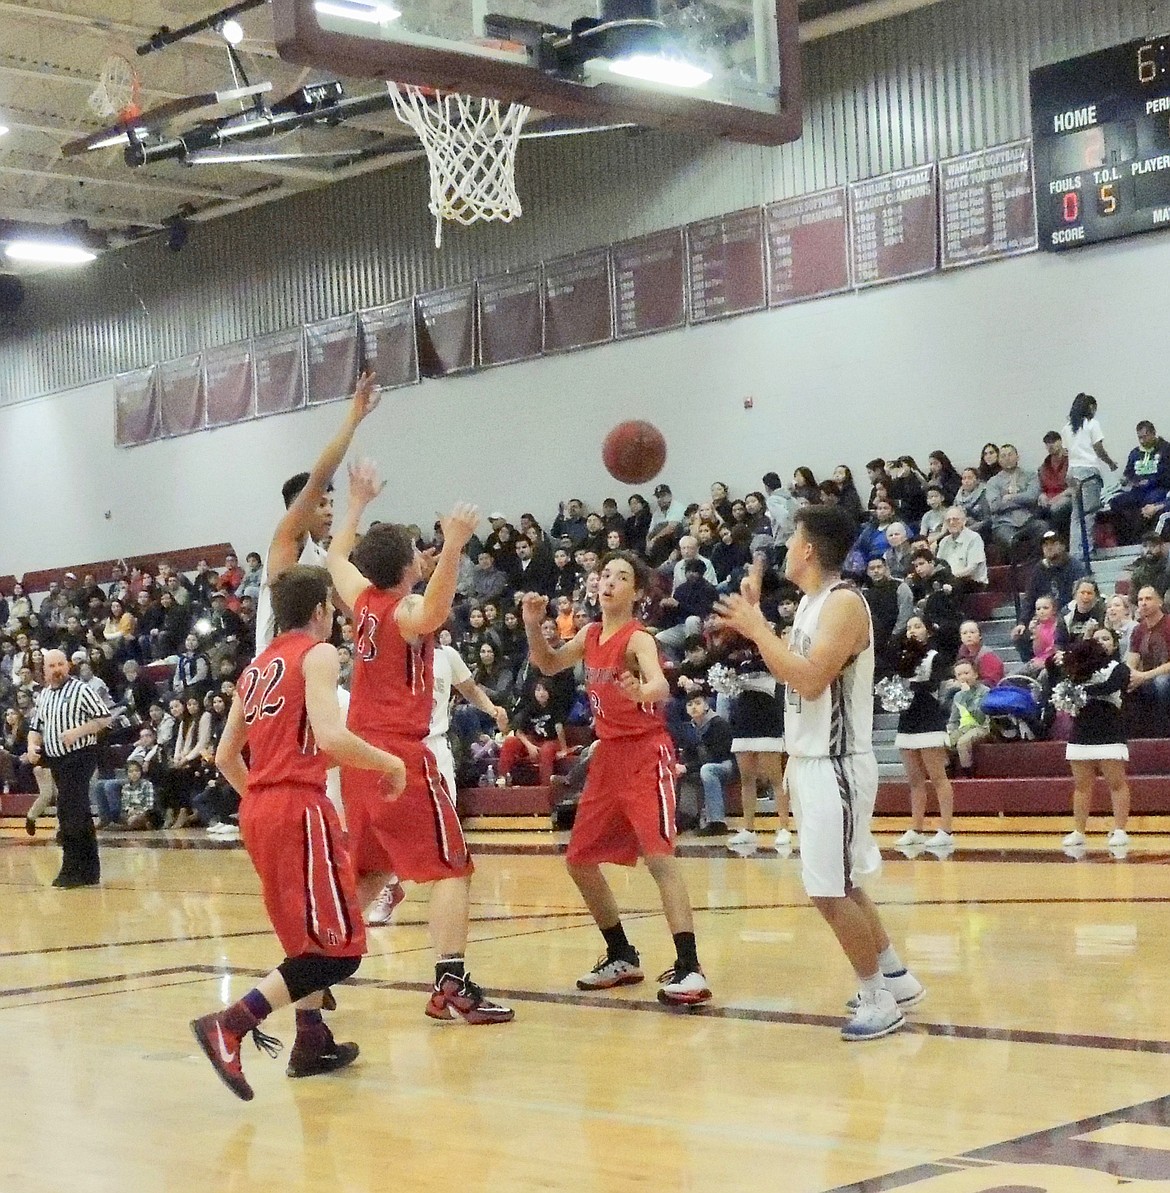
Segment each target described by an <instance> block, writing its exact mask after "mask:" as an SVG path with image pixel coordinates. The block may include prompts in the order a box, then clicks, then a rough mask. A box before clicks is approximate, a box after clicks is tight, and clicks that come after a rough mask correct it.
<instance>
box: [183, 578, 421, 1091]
mask: <svg viewBox="0 0 1170 1193" xmlns="http://www.w3.org/2000/svg"><path fill="white" fill-rule="evenodd" d="M272 604H273V608H274V610H275V613H276V619H277V623H278V625H279V626H280V627H281V628H282V630H284V627H289V628H288V629H287V630H284V632H282V633H281V634H280V635H279V637H277V638H276V639H274V641H273V642H272V644H271V645H270V646H269V647H268V649H267V650H265V651H264V652H263V653H262V654H261V655H260V656H259V657H258V658H257V659H256V660H255V662H253V663H252V665H251V666H250V667H248V668H247V670H245V672H244V674H243V675H242V676H241V677H240V682H239V684H238V686H237V689H236V693H237V698H236V699H235V700H234V701H233V702H232V708H231V712H230V713H229V714H228V720H227V725H226V726H225V728H224V732H223V737H222V738H221V740H220V743H219V748H218V749H217V750H216V752H215V762H216V765H217V766H218V767H219V769H220V771H221V772H222V773H223V776H224V778H226V779H227V781H228V782H229V783H231V785H232V786H233V787H234V788H235V789H236V790H237V791H239V792H241V793H242V794H243V801H242V802H241V805H240V828H241V830H242V832H243V837H244V846H245V848H246V849H247V850H248V855H249V856H250V857H251V859H252V863H253V865H254V866H255V867H256V873H257V874H258V875H259V876H260V885H261V889H262V891H263V894H264V906H265V908H266V910H267V911H268V918H269V919H270V920H271V921H272V926H273V928H274V929H275V930H276V935H277V937H278V938H279V940H280V943H281V945H282V947H283V948H284V951H285V959H284V961H282V962H281V963H280V965H278V966H277V968H276V969H274V970H273V971H272V972H271V973H270V974H269V975H268V976H267V977H266V978H264V979H263V981H261V982H260V984H259V985H258V986H256V988H255V989H253V990H250V991H249V992H248V993H247V994H245V995H244V997H243V998H242V999H240V1001H239V1002H237V1003H234V1004H233V1005H232V1006H230V1007H228V1008H227V1010H225V1011H218V1012H214V1013H212V1014H210V1015H204V1016H203V1017H202V1018H200V1019H195V1020H193V1021H192V1023H191V1030H192V1031H193V1032H194V1033H195V1038H196V1039H197V1040H198V1041H199V1045H200V1047H201V1048H202V1049H203V1051H204V1052H205V1053H206V1055H207V1059H208V1060H210V1061H211V1063H212V1065H213V1066H214V1067H215V1071H216V1072H217V1073H218V1074H219V1076H220V1079H221V1080H222V1081H223V1082H224V1084H225V1085H226V1086H227V1087H228V1088H229V1089H230V1090H231V1091H232V1093H234V1094H235V1095H236V1096H237V1097H239V1098H242V1099H243V1100H244V1101H245V1102H249V1101H251V1100H252V1087H251V1086H250V1085H249V1084H248V1081H247V1079H246V1078H245V1076H244V1070H243V1067H242V1065H241V1063H240V1046H241V1044H242V1043H243V1040H244V1037H245V1036H246V1035H247V1034H248V1033H249V1032H251V1033H252V1035H253V1039H254V1040H255V1042H256V1045H257V1047H261V1048H265V1049H266V1050H267V1051H269V1052H270V1054H271V1055H275V1054H276V1049H277V1048H278V1047H279V1041H277V1040H273V1039H272V1038H271V1037H269V1036H265V1035H264V1034H263V1033H261V1032H260V1031H259V1024H260V1023H261V1022H262V1021H263V1020H264V1019H265V1018H267V1016H268V1015H270V1014H271V1013H272V1012H273V1011H274V1010H277V1009H279V1008H280V1007H285V1006H288V1005H289V1004H290V1003H295V1004H296V1007H297V1037H296V1043H295V1044H294V1045H293V1049H292V1053H291V1055H290V1057H289V1065H288V1075H289V1076H290V1077H308V1076H311V1075H313V1074H317V1073H328V1072H331V1071H332V1070H334V1069H340V1068H342V1067H343V1066H344V1065H348V1064H350V1063H351V1062H352V1061H353V1060H354V1058H355V1057H356V1056H357V1054H358V1047H357V1045H356V1044H338V1043H337V1042H336V1041H335V1040H334V1039H333V1035H332V1033H331V1032H330V1031H329V1028H328V1027H326V1026H325V1023H324V1021H323V1020H322V1018H321V1006H322V1000H323V995H322V992H323V991H325V990H326V989H327V988H328V987H329V986H330V985H331V984H332V983H334V982H341V981H344V980H345V979H346V978H348V977H349V976H350V975H352V974H353V973H354V972H355V971H356V970H357V967H358V965H359V964H360V961H361V957H362V955H363V954H364V953H365V951H366V936H365V928H364V926H363V925H362V917H361V906H360V904H359V903H358V900H357V887H356V881H355V879H354V873H353V866H352V864H351V863H350V859H349V856H348V854H347V853H346V851H345V847H344V845H343V843H342V831H341V822H340V820H339V819H338V816H337V811H336V809H335V808H334V807H333V805H332V803H330V801H329V799H328V798H327V796H326V794H325V770H326V768H327V767H328V766H330V765H333V764H334V763H335V762H340V763H343V764H345V765H347V766H354V767H364V768H367V769H368V771H369V773H370V775H371V776H372V777H373V778H374V781H375V783H376V784H377V785H378V788H379V793H380V798H382V799H384V800H386V799H392V798H395V797H396V796H397V795H398V794H399V793H400V792H401V791H402V790H403V788H404V786H405V781H406V768H405V766H404V765H403V762H402V760H401V759H400V758H396V757H395V756H394V755H393V754H389V753H387V752H386V751H385V750H380V749H376V748H375V747H374V746H371V745H369V744H368V743H367V742H365V741H363V740H362V739H361V738H360V737H357V736H356V735H355V734H353V733H351V732H350V731H349V730H348V729H347V728H346V727H345V723H344V721H343V719H342V715H341V706H340V704H339V703H338V700H337V673H338V658H337V651H336V649H335V648H334V647H332V646H330V645H329V643H328V641H327V639H328V637H329V635H330V633H331V631H332V629H333V604H332V602H331V601H330V599H329V573H328V572H327V571H326V570H325V569H324V568H320V567H305V566H299V565H298V566H294V567H291V568H289V569H287V570H286V571H285V572H284V573H283V574H282V575H281V576H280V578H279V579H277V580H276V581H275V582H274V583H273V585H272ZM245 745H247V746H248V747H249V751H250V760H251V761H250V766H246V765H245V764H244V759H243V749H244V746H245Z"/></svg>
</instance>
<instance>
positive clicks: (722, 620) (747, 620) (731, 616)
mask: <svg viewBox="0 0 1170 1193" xmlns="http://www.w3.org/2000/svg"><path fill="white" fill-rule="evenodd" d="M712 616H713V617H714V618H715V624H716V626H718V627H719V628H720V629H728V630H735V632H736V633H737V634H742V635H743V636H744V637H745V638H750V639H752V640H753V641H754V640H755V639H756V638H757V637H758V636H759V635H761V634H769V633H771V630H770V629H769V628H768V621H767V618H765V617H764V614H763V613H762V612H761V611H760V606H759V605H757V604H755V603H753V602H752V601H750V600H748V599H747V598H746V597H742V596H737V595H735V594H734V593H731V594H730V595H728V596H725V597H720V599H719V600H718V601H716V603H715V608H714V609H713V610H712Z"/></svg>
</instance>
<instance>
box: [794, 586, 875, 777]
mask: <svg viewBox="0 0 1170 1193" xmlns="http://www.w3.org/2000/svg"><path fill="white" fill-rule="evenodd" d="M842 588H844V589H848V590H853V586H852V585H851V584H849V583H848V582H847V581H844V580H837V581H834V582H833V583H832V584H830V585H828V586H827V587H826V588H823V589H822V590H821V591H820V592H818V593H815V594H814V595H812V596H807V595H806V596H804V597H803V598H802V599H801V602H800V604H799V606H798V607H797V610H796V617H795V619H794V620H793V623H792V631H791V633H790V634H789V637H788V645H789V649H791V650H793V651H794V652H795V653H796V654H798V655H800V656H801V658H804V659H807V658H808V657H809V653H810V652H811V650H812V645H813V643H814V642H815V641H816V637H817V627H818V625H819V623H820V619H821V610H822V609H823V608H824V606H825V601H826V600H828V598H829V594H830V593H831V592H836V591H837V590H838V589H842ZM857 600H858V602H859V603H860V605H861V607H862V608H863V609H864V610H865V617H866V624H867V625H868V626H869V644H868V645H867V646H866V647H865V649H864V650H863V651H861V653H860V654H858V655H856V656H855V657H854V658H852V659H851V660H850V661H849V662H848V663H846V664H845V667H844V668H843V669H842V671H841V674H840V675H838V676H837V678H836V679H835V680H833V682H832V683H831V684H829V686H828V687H827V688H826V689H825V690H824V691H823V692H822V693H821V694H820V695H819V696H818V697H817V698H816V699H815V700H808V699H805V698H804V697H802V696H801V695H800V693H799V692H797V691H796V690H795V689H794V688H793V687H792V686H791V685H789V687H788V696H787V701H786V704H785V712H784V740H785V743H786V744H787V746H788V752H789V754H791V755H792V756H793V757H794V758H840V757H842V756H844V755H848V754H870V753H872V752H873V622H872V620H871V619H870V616H869V606H868V605H867V604H866V603H865V601H863V600H862V599H861V597H860V596H858V597H857Z"/></svg>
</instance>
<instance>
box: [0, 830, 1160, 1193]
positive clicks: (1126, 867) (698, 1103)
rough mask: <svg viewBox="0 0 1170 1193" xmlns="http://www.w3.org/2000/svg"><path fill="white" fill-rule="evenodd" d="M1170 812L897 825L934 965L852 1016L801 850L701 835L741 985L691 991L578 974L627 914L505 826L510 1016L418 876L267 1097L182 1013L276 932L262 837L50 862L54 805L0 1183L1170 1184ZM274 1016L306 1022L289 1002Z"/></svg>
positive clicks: (543, 845)
mask: <svg viewBox="0 0 1170 1193" xmlns="http://www.w3.org/2000/svg"><path fill="white" fill-rule="evenodd" d="M1150 827H1159V828H1160V829H1161V833H1160V834H1159V833H1149V834H1145V835H1142V836H1140V837H1136V838H1135V840H1134V845H1133V847H1132V848H1131V849H1130V851H1129V853H1128V856H1127V857H1125V858H1124V859H1121V858H1114V857H1112V856H1110V854H1109V853H1108V852H1107V851H1106V850H1105V849H1104V845H1103V836H1102V835H1101V834H1097V835H1096V836H1095V837H1094V838H1092V839H1091V848H1090V852H1089V853H1088V855H1087V856H1086V857H1085V858H1083V859H1081V860H1075V861H1074V860H1072V859H1069V858H1067V857H1065V856H1063V855H1062V854H1061V852H1060V850H1059V847H1058V844H1057V843H1058V841H1059V835H1058V834H1057V833H1056V830H1054V836H1053V837H1051V838H1037V837H1035V836H1028V837H1023V836H1010V835H1001V836H993V835H990V834H983V835H980V836H979V837H978V838H976V837H974V836H973V835H972V836H971V838H970V840H967V839H963V840H962V841H961V846H962V847H961V848H960V849H959V850H958V851H957V852H956V854H955V856H954V857H953V858H950V859H939V858H935V857H933V856H931V855H928V854H924V855H922V856H920V857H918V858H916V859H913V860H908V859H905V858H903V857H901V856H899V855H898V854H896V853H895V852H894V851H893V850H892V849H889V850H888V857H889V860H888V861H887V864H886V867H885V871H884V873H883V875H882V877H881V879H880V880H879V881H878V882H876V883H875V884H874V885H873V886H872V887H871V894H873V896H874V897H875V899H876V900H877V901H878V902H879V903H880V904H881V905H882V907H883V911H884V915H885V917H886V920H887V924H888V926H889V927H890V929H891V931H892V933H893V934H894V936H895V938H896V939H897V941H898V942H899V943H900V944H901V945H902V947H903V952H904V955H905V957H906V959H907V960H908V961H909V962H910V963H911V965H912V966H913V967H914V969H915V970H916V972H917V973H918V974H919V976H920V977H921V978H922V979H923V980H924V981H925V982H926V983H927V984H928V986H929V988H930V993H929V997H928V999H927V1001H926V1002H925V1003H924V1004H922V1006H921V1007H919V1008H918V1009H917V1010H916V1011H915V1012H913V1013H912V1020H913V1027H911V1028H910V1029H909V1030H906V1031H904V1032H902V1033H900V1034H898V1035H896V1036H893V1037H891V1038H889V1039H886V1040H883V1041H877V1042H874V1043H871V1044H857V1045H846V1044H844V1043H842V1042H841V1041H840V1040H839V1039H838V1035H837V1031H838V1028H839V1025H840V1023H841V1019H842V1015H843V1005H842V1004H843V1002H844V1000H845V999H846V998H847V997H848V995H849V994H850V993H851V992H852V982H851V977H850V973H849V970H848V968H847V966H846V964H845V962H844V960H843V958H841V957H840V956H839V955H838V953H837V950H836V948H835V946H833V945H832V943H831V941H830V938H829V934H828V930H827V928H825V927H824V926H823V924H822V923H821V922H820V920H819V917H818V916H817V915H816V913H815V912H814V911H813V910H811V908H810V907H809V906H808V904H807V902H806V900H805V899H804V896H803V894H802V892H801V888H800V880H799V869H798V867H799V862H798V860H797V859H796V858H779V857H777V856H776V855H775V854H769V853H760V854H759V855H757V856H756V857H753V858H739V857H732V856H729V855H728V854H727V853H726V851H725V850H723V849H721V848H719V847H717V846H708V845H705V844H703V845H699V844H695V843H687V844H685V845H684V847H683V853H684V858H685V860H684V862H683V867H684V871H685V874H686V878H687V882H688V885H689V887H690V890H691V897H692V900H693V902H694V904H695V907H696V920H697V932H698V941H699V953H700V957H701V958H702V960H703V963H704V967H705V969H706V972H707V974H708V976H709V977H710V978H711V981H712V984H713V986H714V989H715V994H716V999H715V1002H714V1003H713V1004H712V1005H711V1006H710V1007H708V1008H704V1009H703V1010H701V1011H698V1012H691V1013H686V1012H678V1011H672V1010H668V1009H666V1008H662V1007H660V1006H659V1005H658V1004H657V1002H655V1000H654V992H655V986H654V984H653V982H652V981H647V982H646V984H644V985H642V986H637V987H631V988H627V989H625V990H621V991H617V992H613V993H610V994H604V995H585V994H581V993H579V992H578V991H577V990H576V989H575V987H574V979H575V978H576V977H577V976H578V974H580V973H582V972H584V971H585V970H587V969H589V967H590V966H591V965H592V964H593V962H594V960H595V958H596V956H597V955H598V953H599V951H600V938H599V936H598V934H597V933H596V931H595V930H594V928H593V927H592V926H591V924H590V922H589V919H588V917H587V916H586V915H584V914H583V913H582V911H581V908H580V904H579V903H578V900H577V897H576V894H575V891H574V890H573V888H572V886H571V884H570V882H569V880H568V878H567V876H566V874H565V871H564V866H563V862H562V861H561V859H560V857H559V856H558V852H559V846H560V843H561V842H562V841H563V838H562V837H560V836H556V835H553V834H549V833H531V832H529V833H491V834H480V835H479V836H478V837H477V838H476V839H475V841H476V845H477V847H478V848H477V857H478V871H477V874H476V878H475V880H474V886H473V899H474V906H473V919H474V922H473V924H472V944H471V946H470V948H469V963H470V968H471V971H472V973H473V974H474V976H475V977H476V978H477V979H478V980H480V981H481V982H482V983H483V984H485V985H486V986H487V987H488V988H489V989H490V990H492V991H493V992H495V993H496V994H497V995H499V996H500V997H501V999H502V1000H504V1001H508V1002H510V1003H511V1004H512V1005H514V1006H515V1007H516V1012H517V1017H516V1022H515V1023H513V1024H511V1025H508V1026H500V1027H481V1028H468V1027H465V1026H463V1025H451V1026H441V1025H437V1024H434V1023H432V1022H431V1021H429V1020H427V1019H426V1018H425V1017H424V1016H423V1004H424V1001H425V998H426V990H427V988H428V983H429V979H430V975H431V957H430V952H429V947H428V944H427V935H426V927H425V912H426V905H425V901H424V900H425V892H424V891H421V890H418V889H413V890H411V891H410V892H409V895H408V899H407V901H406V902H405V903H404V904H403V905H402V906H401V907H400V908H399V909H398V912H397V916H396V922H395V923H394V924H393V925H392V926H390V927H388V928H382V929H375V930H373V931H372V932H371V953H370V956H369V957H368V958H367V959H366V961H365V963H364V964H363V966H362V968H361V970H360V971H359V973H358V975H357V978H356V979H355V981H354V982H353V983H352V984H350V985H347V986H344V987H342V988H340V989H339V991H338V996H339V1002H340V1008H339V1010H338V1011H337V1013H336V1014H334V1015H333V1016H332V1017H331V1022H332V1024H333V1027H334V1030H335V1031H336V1032H337V1034H338V1036H339V1038H342V1039H355V1040H357V1041H358V1042H359V1043H360V1044H361V1047H362V1054H361V1057H360V1059H359V1060H358V1062H357V1063H356V1064H355V1065H354V1066H353V1067H352V1068H351V1069H348V1070H346V1071H344V1072H342V1073H338V1074H335V1075H332V1076H327V1077H320V1078H312V1079H307V1080H302V1081H291V1080H289V1079H287V1078H286V1077H285V1076H284V1057H282V1058H281V1059H280V1060H279V1061H273V1060H271V1059H269V1058H268V1057H266V1056H264V1055H262V1054H261V1053H259V1052H256V1051H254V1050H253V1049H252V1048H251V1047H250V1046H247V1048H246V1052H245V1069H246V1072H247V1074H248V1076H249V1078H250V1080H251V1081H252V1084H253V1085H254V1087H255V1089H256V1100H255V1101H254V1102H252V1103H250V1104H244V1103H242V1102H239V1101H237V1100H236V1099H235V1098H233V1097H232V1096H231V1095H230V1094H229V1093H228V1092H227V1091H226V1090H225V1089H224V1088H223V1087H222V1086H221V1085H220V1084H219V1082H218V1081H217V1080H216V1078H215V1076H214V1074H213V1073H212V1071H211V1069H210V1067H209V1066H208V1064H207V1062H206V1060H205V1059H204V1058H203V1056H202V1054H201V1053H199V1052H198V1049H197V1048H196V1046H195V1044H194V1042H193V1040H192V1038H191V1035H190V1032H189V1030H188V1027H187V1022H188V1020H189V1019H191V1018H192V1017H193V1016H195V1015H197V1014H202V1013H204V1012H206V1011H207V1010H210V1009H214V1008H216V1007H219V1006H222V1005H224V1004H225V1003H227V1002H229V1001H231V1000H233V999H234V998H236V997H238V996H239V995H240V994H241V993H243V992H244V991H245V990H246V989H247V988H248V987H249V985H250V984H251V980H252V977H253V975H256V974H259V973H260V972H262V971H265V970H267V969H268V968H270V967H271V965H272V964H273V963H274V962H275V961H277V960H279V956H278V951H277V947H276V943H275V940H274V939H273V937H272V936H271V934H270V931H269V929H268V927H267V924H266V920H265V917H264V911H263V908H262V906H261V903H260V900H259V898H258V895H257V891H256V882H255V878H254V875H253V873H252V871H251V868H250V866H249V863H248V860H247V857H246V855H245V854H244V853H243V851H242V850H241V849H240V848H238V847H223V846H216V847H207V846H208V844H209V843H208V842H207V841H206V840H205V838H204V837H203V834H194V833H187V834H174V833H172V834H161V833H160V834H156V835H154V836H151V837H149V838H145V839H144V838H142V837H138V838H119V837H115V836H109V835H105V836H103V845H104V849H103V863H104V874H105V882H104V885H103V886H102V888H101V889H100V890H82V891H55V890H52V889H49V887H48V885H47V884H48V883H49V881H50V880H51V879H52V877H53V875H54V873H55V872H56V864H57V857H58V855H57V850H56V849H55V847H54V846H53V845H52V844H51V840H50V838H49V837H48V835H47V834H46V833H45V831H44V830H42V832H41V835H40V836H39V837H38V838H37V839H36V840H35V841H29V840H28V839H27V838H26V837H24V835H23V833H22V832H20V831H19V830H17V829H5V830H3V832H2V834H0V889H2V892H3V894H2V899H3V915H2V917H0V1030H2V1033H3V1034H2V1039H3V1043H4V1049H3V1052H4V1064H3V1074H4V1079H3V1111H2V1113H0V1190H2V1191H3V1193H128V1191H133V1193H154V1191H158V1193H195V1191H200V1193H204V1191H214V1193H220V1191H224V1193H237V1191H239V1193H245V1191H246V1193H300V1191H310V1190H311V1191H317V1190H320V1191H322V1193H350V1191H353V1193H358V1191H361V1193H366V1191H370V1193H374V1191H377V1193H383V1191H385V1190H439V1189H445V1190H446V1189H459V1190H461V1191H467V1193H479V1191H481V1190H482V1191H484V1193H488V1191H490V1193H497V1191H499V1193H511V1191H513V1190H572V1191H577V1190H581V1191H588V1193H627V1191H630V1193H632V1191H634V1190H638V1191H643V1190H645V1191H658V1190H662V1191H664V1193H665V1191H696V1193H707V1191H712V1193H714V1191H722V1190H740V1189H744V1190H747V1189H752V1190H755V1189H758V1188H769V1189H776V1190H780V1191H782V1193H825V1191H828V1190H833V1191H835V1193H845V1191H846V1190H849V1191H853V1193H877V1191H879V1190H887V1189H906V1190H907V1191H908V1193H991V1191H993V1190H994V1191H996V1193H1097V1191H1101V1193H1104V1191H1105V1190H1114V1189H1116V1188H1118V1185H1119V1180H1120V1181H1122V1182H1125V1181H1132V1182H1133V1183H1132V1184H1123V1187H1124V1188H1126V1189H1132V1190H1134V1191H1135V1193H1170V999H1168V997H1167V977H1168V975H1170V931H1168V928H1170V917H1168V914H1167V913H1168V911H1170V864H1168V863H1170V835H1168V834H1167V833H1166V829H1167V827H1168V826H1167V824H1166V823H1165V822H1163V823H1162V824H1161V825H1159V826H1154V825H1151V826H1150ZM1060 831H1064V829H1063V828H1062V829H1060ZM891 840H892V837H888V836H887V837H886V838H884V844H886V845H888V843H889V842H890V841H891ZM612 873H613V876H614V881H615V887H616V889H617V891H618V892H619V897H620V900H621V903H622V905H623V907H624V908H626V909H627V910H626V922H627V930H628V932H629V935H630V937H631V939H632V940H633V941H634V942H635V943H636V944H637V945H638V946H639V948H640V949H641V951H642V957H643V964H644V967H645V968H646V970H647V971H648V976H649V977H653V976H654V974H656V973H657V972H658V970H660V969H664V968H665V967H666V966H667V965H668V964H669V962H670V961H671V959H672V949H671V945H670V940H669V937H668V936H667V933H666V928H665V926H664V924H663V922H662V920H661V918H660V915H659V913H658V910H657V900H656V897H655V889H654V886H653V884H652V882H651V881H650V879H649V877H648V875H647V874H646V873H645V871H644V870H642V869H639V870H637V871H633V872H627V871H624V870H617V871H613V872H612ZM270 1026H271V1030H272V1031H273V1032H274V1034H277V1035H280V1036H282V1037H283V1038H284V1040H285V1043H286V1046H287V1045H288V1044H291V1038H292V1024H291V1015H290V1014H289V1013H288V1012H283V1013H280V1014H278V1015H276V1016H274V1017H273V1019H272V1020H271V1021H270Z"/></svg>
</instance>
